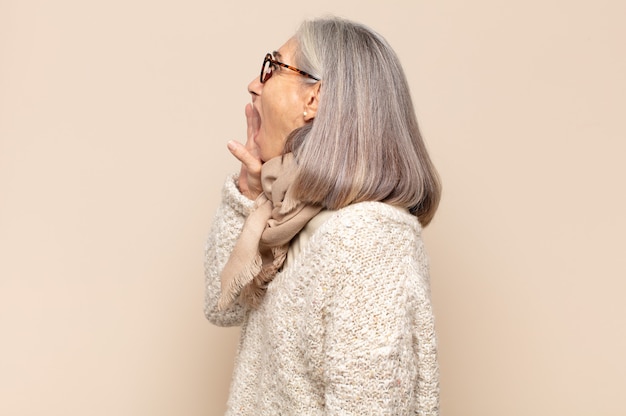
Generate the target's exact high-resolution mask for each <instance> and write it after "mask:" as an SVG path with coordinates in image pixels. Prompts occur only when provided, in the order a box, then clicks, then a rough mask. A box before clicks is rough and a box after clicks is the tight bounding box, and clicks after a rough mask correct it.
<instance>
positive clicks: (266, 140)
mask: <svg viewBox="0 0 626 416" xmlns="http://www.w3.org/2000/svg"><path fill="white" fill-rule="evenodd" d="M248 90H249V92H250V94H251V96H252V104H249V105H248V106H247V107H246V118H247V123H248V141H247V143H246V145H245V146H243V145H241V144H238V143H236V142H231V143H229V145H228V147H229V149H230V151H231V152H232V153H233V155H234V156H235V157H236V158H237V159H239V160H240V161H241V162H242V167H241V171H240V173H239V174H238V175H235V176H233V177H231V178H229V180H227V182H226V184H225V186H224V189H223V192H222V203H221V206H220V207H219V209H218V212H217V214H216V218H215V220H214V222H213V225H212V229H211V232H210V236H209V239H208V243H207V247H206V265H205V266H206V289H207V290H206V304H205V313H206V316H207V318H208V319H209V320H210V321H211V322H213V323H214V324H216V325H221V326H230V325H242V329H241V340H240V344H239V350H238V356H237V360H236V366H235V370H234V375H233V381H232V385H231V390H230V398H229V401H228V409H229V410H228V414H229V415H322V414H323V415H348V414H350V415H369V414H371V415H409V414H410V415H415V414H418V415H435V414H438V393H439V391H438V366H437V359H436V340H435V333H434V326H433V315H432V309H431V303H430V295H429V283H428V261H427V257H426V254H425V251H424V247H423V243H422V240H421V227H422V226H426V225H427V224H428V223H429V222H430V220H431V219H432V217H433V215H434V212H435V210H436V208H437V205H438V202H439V196H440V186H439V181H438V178H437V174H436V172H435V169H434V168H433V166H432V163H431V161H430V159H429V157H428V154H427V152H426V149H425V146H424V143H423V141H422V139H421V137H420V134H419V130H418V126H417V121H416V117H415V113H414V110H413V105H412V103H411V98H410V94H409V88H408V85H407V82H406V79H405V76H404V74H403V71H402V69H401V67H400V64H399V62H398V59H397V57H396V55H395V53H394V52H393V51H392V49H391V48H390V46H389V45H388V44H387V42H386V41H385V40H384V39H383V38H382V37H381V36H379V35H378V34H376V33H374V32H373V31H372V30H370V29H368V28H366V27H364V26H362V25H359V24H356V23H353V22H349V21H345V20H341V19H334V18H333V19H324V20H314V21H308V22H305V23H303V24H302V26H301V27H300V29H299V30H298V31H297V33H296V35H295V36H294V37H293V38H292V39H290V40H289V41H288V42H287V43H285V44H284V45H283V46H282V47H281V48H280V49H279V50H278V51H276V52H274V53H273V54H268V55H267V56H266V57H265V60H264V61H263V67H262V70H261V76H260V78H255V79H254V80H253V81H252V82H251V83H250V85H249V86H248Z"/></svg>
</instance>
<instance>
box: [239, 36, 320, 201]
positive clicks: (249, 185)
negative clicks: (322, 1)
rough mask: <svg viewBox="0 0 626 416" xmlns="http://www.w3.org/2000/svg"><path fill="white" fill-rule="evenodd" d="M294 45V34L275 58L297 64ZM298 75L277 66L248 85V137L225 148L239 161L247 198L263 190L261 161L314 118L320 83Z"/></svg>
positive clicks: (241, 184)
mask: <svg viewBox="0 0 626 416" xmlns="http://www.w3.org/2000/svg"><path fill="white" fill-rule="evenodd" d="M296 46H297V44H296V42H295V40H294V39H293V38H292V39H290V40H288V41H287V43H285V44H284V45H283V46H281V47H280V48H279V49H278V51H277V53H276V54H275V55H276V56H275V58H276V60H278V61H280V62H283V63H285V64H288V65H293V66H296V67H297V63H295V62H294V59H293V56H294V53H295V51H296ZM301 78H302V75H300V74H298V73H296V72H294V71H291V70H289V69H287V68H282V67H278V69H275V70H274V72H273V74H272V77H271V78H270V79H268V80H267V81H265V83H263V84H261V82H260V80H259V77H258V76H257V77H255V78H254V79H253V80H252V82H250V84H249V85H248V92H249V93H250V95H251V96H252V103H250V104H248V105H246V109H245V113H246V123H247V126H248V129H247V140H246V143H245V145H244V144H241V143H238V142H236V141H230V142H228V150H230V152H231V153H232V154H233V156H235V157H236V158H237V159H238V160H239V161H240V162H241V171H240V174H239V184H238V185H239V190H240V191H241V193H242V194H244V195H245V196H246V197H247V198H249V199H256V198H257V197H258V196H259V195H260V194H261V193H262V192H263V189H262V187H261V167H262V166H263V163H265V162H266V161H268V160H270V159H272V158H274V157H276V156H280V155H281V154H282V152H283V148H284V146H285V141H286V140H287V136H288V135H289V133H291V132H292V131H293V130H295V129H296V128H298V127H301V126H303V125H304V124H305V123H308V122H310V121H311V120H313V119H314V118H315V114H316V111H317V104H318V101H319V91H320V84H321V83H320V82H317V83H315V84H310V83H304V82H302V81H303V80H302V79H301ZM304 112H306V116H305V115H304Z"/></svg>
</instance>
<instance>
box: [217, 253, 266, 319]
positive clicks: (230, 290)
mask: <svg viewBox="0 0 626 416" xmlns="http://www.w3.org/2000/svg"><path fill="white" fill-rule="evenodd" d="M262 271H263V261H262V260H261V256H259V255H257V256H255V257H254V259H253V260H252V262H251V263H250V264H248V265H247V266H246V267H245V268H244V269H243V270H241V271H240V272H239V274H237V275H236V276H235V278H234V279H232V280H231V281H230V282H228V284H227V285H226V287H224V288H222V293H221V295H220V298H219V301H218V302H217V310H218V311H224V310H226V309H227V308H228V307H229V306H231V305H232V304H233V303H234V302H235V299H237V297H238V295H239V293H240V292H241V289H242V288H244V287H246V286H250V283H252V282H254V280H255V279H256V277H257V276H258V275H259V273H261V272H262Z"/></svg>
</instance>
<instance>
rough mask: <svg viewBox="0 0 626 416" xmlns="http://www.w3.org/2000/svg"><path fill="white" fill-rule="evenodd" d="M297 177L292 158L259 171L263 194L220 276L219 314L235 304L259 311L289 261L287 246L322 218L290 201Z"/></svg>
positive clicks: (270, 163) (312, 209)
mask: <svg viewBox="0 0 626 416" xmlns="http://www.w3.org/2000/svg"><path fill="white" fill-rule="evenodd" d="M295 175H296V163H295V161H294V158H293V154H291V153H287V154H286V155H284V156H278V157H275V158H273V159H270V160H269V161H267V162H266V163H265V164H263V167H262V169H261V185H262V187H263V193H262V194H261V195H259V197H258V198H257V199H256V200H255V201H254V208H253V210H252V212H251V213H250V215H249V216H248V218H247V219H246V221H245V223H244V225H243V229H242V231H241V235H240V237H239V239H238V240H237V242H236V243H235V248H234V249H233V252H232V253H231V255H230V258H229V259H228V262H227V263H226V266H225V267H224V270H223V271H222V274H221V280H222V293H221V296H220V299H219V301H218V309H219V310H224V309H226V308H228V307H229V306H230V305H232V304H233V303H234V302H235V300H236V299H237V298H240V301H242V302H243V303H246V304H248V305H250V306H253V307H257V306H258V305H259V302H260V301H261V299H262V298H263V295H264V294H265V290H266V288H267V284H268V283H269V282H271V281H272V279H273V278H274V276H275V275H276V273H277V272H278V270H279V269H280V268H281V266H282V265H283V263H284V262H285V258H286V257H287V250H288V249H289V242H290V241H291V239H292V238H293V237H295V235H296V234H298V232H300V230H302V228H303V227H304V226H305V225H306V224H307V222H309V220H310V219H311V218H313V217H314V216H315V215H317V213H318V212H320V210H321V207H320V206H313V205H306V204H304V203H301V202H300V201H298V200H296V199H295V198H294V197H293V189H291V184H292V182H293V180H294V178H295Z"/></svg>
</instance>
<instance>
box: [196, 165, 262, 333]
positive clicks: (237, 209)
mask: <svg viewBox="0 0 626 416" xmlns="http://www.w3.org/2000/svg"><path fill="white" fill-rule="evenodd" d="M236 181H237V175H232V176H230V177H229V178H228V179H227V180H226V183H225V184H224V187H223V189H222V202H221V204H220V206H219V207H218V209H217V213H216V214H215V217H214V218H213V223H212V225H211V229H210V231H209V236H208V239H207V243H206V246H205V250H204V275H205V298H204V313H205V315H206V317H207V319H208V320H209V321H210V322H212V323H213V324H215V325H219V326H234V325H241V324H242V322H243V320H244V317H245V315H246V312H247V310H246V308H245V307H243V306H241V305H239V304H238V303H234V304H233V305H232V306H231V307H229V308H228V309H226V310H224V311H218V310H217V302H218V299H219V297H220V293H221V280H220V274H221V272H222V269H223V268H224V265H225V264H226V262H227V261H228V258H229V256H230V253H231V252H232V250H233V247H234V246H235V242H236V241H237V239H238V238H239V235H240V233H241V228H242V227H243V223H244V222H245V220H246V218H247V217H248V215H249V214H250V211H251V210H252V208H253V205H254V201H251V200H249V199H248V198H246V197H245V196H243V195H242V194H241V192H239V189H238V188H237V185H236Z"/></svg>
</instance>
